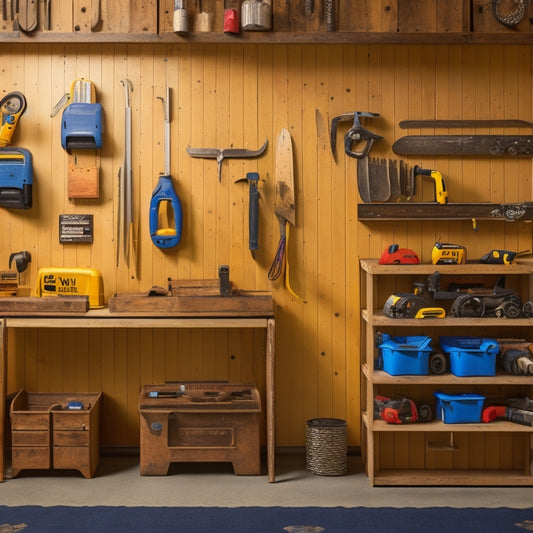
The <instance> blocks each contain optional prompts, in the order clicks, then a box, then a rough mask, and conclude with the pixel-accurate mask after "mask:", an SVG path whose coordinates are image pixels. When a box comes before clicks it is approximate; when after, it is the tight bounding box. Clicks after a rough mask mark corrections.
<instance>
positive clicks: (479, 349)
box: [439, 336, 500, 377]
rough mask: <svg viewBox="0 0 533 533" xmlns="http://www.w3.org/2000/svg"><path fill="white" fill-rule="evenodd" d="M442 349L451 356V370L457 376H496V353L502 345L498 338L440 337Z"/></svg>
mask: <svg viewBox="0 0 533 533" xmlns="http://www.w3.org/2000/svg"><path fill="white" fill-rule="evenodd" d="M439 344H440V347H441V350H442V351H443V352H444V353H446V354H448V356H449V358H450V372H451V373H452V374H454V375H455V376H459V377H464V376H495V375H496V355H497V354H498V352H499V351H500V346H499V344H498V341H496V339H486V338H482V337H460V336H442V337H439Z"/></svg>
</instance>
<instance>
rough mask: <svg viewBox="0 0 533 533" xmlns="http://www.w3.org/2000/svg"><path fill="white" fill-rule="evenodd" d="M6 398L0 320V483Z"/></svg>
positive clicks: (4, 341)
mask: <svg viewBox="0 0 533 533" xmlns="http://www.w3.org/2000/svg"><path fill="white" fill-rule="evenodd" d="M6 396H7V329H6V321H5V320H0V481H4V471H5V465H4V456H5V445H6V436H5V429H6Z"/></svg>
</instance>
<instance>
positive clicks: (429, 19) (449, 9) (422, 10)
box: [398, 0, 470, 33]
mask: <svg viewBox="0 0 533 533" xmlns="http://www.w3.org/2000/svg"><path fill="white" fill-rule="evenodd" d="M469 28H470V8H469V1H468V0H449V1H448V2H437V0H398V31H400V32H422V33H425V32H463V31H469Z"/></svg>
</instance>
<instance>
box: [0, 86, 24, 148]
mask: <svg viewBox="0 0 533 533" xmlns="http://www.w3.org/2000/svg"><path fill="white" fill-rule="evenodd" d="M24 111H26V98H25V97H24V95H23V94H22V93H20V92H18V91H13V92H11V93H9V94H6V96H4V98H2V100H0V112H1V113H2V127H1V129H0V147H3V146H8V145H9V144H11V139H12V138H13V134H14V133H15V129H16V127H17V124H18V121H19V119H20V117H21V116H22V114H23V113H24Z"/></svg>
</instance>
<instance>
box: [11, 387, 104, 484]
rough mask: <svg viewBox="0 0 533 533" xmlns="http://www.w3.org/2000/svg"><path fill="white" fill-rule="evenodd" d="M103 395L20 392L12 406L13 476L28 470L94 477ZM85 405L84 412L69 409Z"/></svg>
mask: <svg viewBox="0 0 533 533" xmlns="http://www.w3.org/2000/svg"><path fill="white" fill-rule="evenodd" d="M101 399H102V393H94V394H92V393H89V394H85V393H48V392H27V391H25V390H24V389H22V390H20V391H19V392H18V393H17V394H16V396H15V398H14V399H13V402H12V403H11V408H10V415H11V441H12V454H11V455H12V459H11V475H12V477H16V476H17V475H18V474H19V473H20V471H21V470H25V469H50V468H56V469H73V470H79V471H80V472H81V473H82V474H83V476H84V477H86V478H91V477H92V476H93V475H94V472H95V470H96V467H97V466H98V459H99V419H100V403H101ZM70 402H81V403H82V404H83V408H82V409H80V410H73V409H69V408H68V404H69V403H70Z"/></svg>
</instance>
